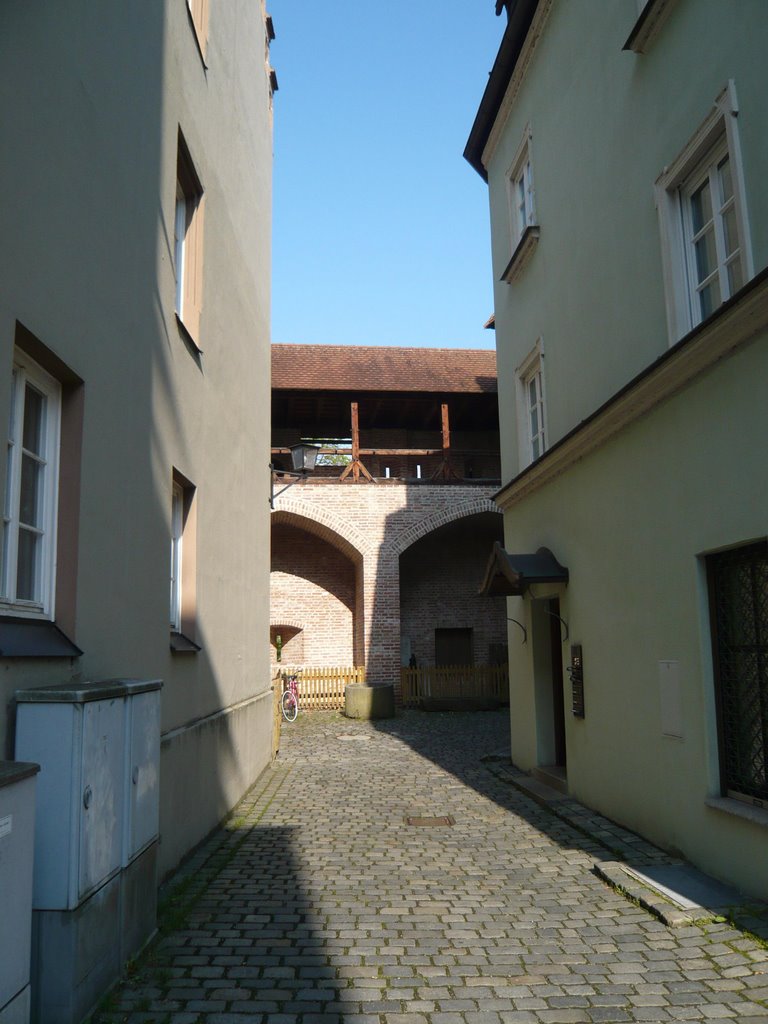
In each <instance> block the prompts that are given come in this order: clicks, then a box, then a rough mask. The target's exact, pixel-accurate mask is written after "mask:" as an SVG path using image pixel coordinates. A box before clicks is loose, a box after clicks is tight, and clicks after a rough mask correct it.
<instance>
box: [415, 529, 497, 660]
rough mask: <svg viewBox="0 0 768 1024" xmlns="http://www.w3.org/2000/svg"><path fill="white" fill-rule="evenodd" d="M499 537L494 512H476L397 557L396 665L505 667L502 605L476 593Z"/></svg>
mask: <svg viewBox="0 0 768 1024" xmlns="http://www.w3.org/2000/svg"><path fill="white" fill-rule="evenodd" d="M502 538H503V520H502V517H501V516H500V515H499V513H498V512H478V513H476V514H474V515H470V516H465V517H463V518H461V519H457V520H455V521H454V522H451V523H448V524H446V525H445V526H441V527H438V529H436V530H433V531H432V532H431V533H428V534H427V535H426V536H424V537H422V538H421V539H419V540H417V541H415V543H413V544H411V546H410V547H408V548H407V549H406V550H405V551H404V552H403V553H402V554H401V556H400V648H401V651H400V654H401V658H400V660H401V664H403V665H404V666H406V665H408V664H411V665H413V664H414V662H415V664H416V665H417V666H420V667H422V666H440V665H497V664H506V660H507V623H506V613H505V602H503V601H498V600H496V599H494V598H490V597H486V596H481V595H479V594H478V593H477V590H478V587H479V585H480V583H481V582H482V578H483V572H484V569H485V566H486V563H487V561H488V554H489V552H490V551H491V548H492V547H493V542H494V541H495V540H499V541H501V540H502Z"/></svg>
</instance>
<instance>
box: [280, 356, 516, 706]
mask: <svg viewBox="0 0 768 1024" xmlns="http://www.w3.org/2000/svg"><path fill="white" fill-rule="evenodd" d="M272 389H273V402H272V445H273V447H272V457H273V461H274V464H275V466H276V467H278V468H279V469H287V468H288V465H289V463H288V462H287V457H288V451H289V447H290V446H291V445H293V444H297V443H299V442H301V441H310V442H314V443H316V444H317V445H318V446H320V448H321V455H320V457H319V465H318V467H317V469H316V470H315V472H314V473H313V474H312V476H311V477H308V478H307V479H306V480H305V481H303V482H301V483H299V484H298V485H297V486H296V487H295V488H293V489H291V490H289V491H287V492H283V493H282V494H279V495H278V496H277V497H276V499H275V502H274V511H273V512H272V582H271V634H272V643H273V658H276V656H277V649H276V638H277V637H278V636H279V637H280V646H281V656H282V660H283V662H284V663H286V664H290V665H298V666H302V665H306V666H364V667H365V669H366V678H367V681H368V682H369V683H374V684H375V683H394V684H395V685H396V686H397V687H398V689H399V682H400V668H401V665H403V666H408V665H409V664H413V665H415V666H435V665H448V664H463V665H486V664H493V663H497V662H498V661H499V660H500V659H501V660H503V659H505V658H506V650H505V628H504V614H503V609H501V608H500V607H499V605H498V602H495V601H494V600H493V599H491V598H487V597H482V596H480V595H478V593H477V588H478V584H479V582H480V579H481V577H482V572H483V568H484V565H485V562H486V560H487V556H488V551H489V550H490V549H491V547H492V545H493V542H494V540H496V539H498V538H500V537H501V516H500V515H499V514H498V510H497V509H496V507H495V506H494V505H493V503H492V502H491V500H490V496H491V495H492V494H493V493H494V491H495V490H497V489H498V481H499V475H498V474H499V454H498V418H497V402H496V367H495V356H494V353H493V352H491V351H481V350H462V349H423V348H395V347H392V348H390V347H383V348H374V347H371V348H367V347H355V346H353V347H344V346H333V345H273V346H272Z"/></svg>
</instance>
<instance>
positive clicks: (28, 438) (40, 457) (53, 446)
mask: <svg viewBox="0 0 768 1024" xmlns="http://www.w3.org/2000/svg"><path fill="white" fill-rule="evenodd" d="M60 429H61V387H60V385H59V383H58V382H57V381H55V380H54V379H53V378H52V377H51V376H49V375H48V374H47V373H46V372H45V371H44V370H43V369H41V367H39V366H38V365H37V364H36V363H34V362H33V361H32V360H31V359H29V357H27V356H26V355H24V354H23V353H21V352H19V351H17V353H16V356H15V359H14V365H13V374H12V378H11V411H10V423H9V430H8V449H7V459H6V485H5V506H4V511H3V548H2V606H3V608H4V610H5V611H6V612H11V613H16V614H19V613H22V614H27V615H36V616H41V617H46V618H53V614H54V589H55V564H56V512H57V503H58V482H59V481H58V475H59V435H60Z"/></svg>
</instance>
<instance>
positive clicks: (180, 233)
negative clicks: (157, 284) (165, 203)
mask: <svg viewBox="0 0 768 1024" xmlns="http://www.w3.org/2000/svg"><path fill="white" fill-rule="evenodd" d="M174 265H175V271H176V315H177V316H178V318H179V320H180V321H181V323H182V324H183V325H184V328H185V329H186V331H187V333H188V334H189V336H190V337H191V338H192V340H193V341H194V342H195V344H197V343H198V341H199V335H200V312H201V309H202V298H203V296H202V291H203V189H202V186H201V184H200V179H199V178H198V176H197V172H196V171H195V167H194V164H193V163H192V159H191V157H190V155H189V150H188V149H187V145H186V143H185V141H184V138H183V137H182V135H181V133H179V146H178V155H177V159H176V216H175V222H174Z"/></svg>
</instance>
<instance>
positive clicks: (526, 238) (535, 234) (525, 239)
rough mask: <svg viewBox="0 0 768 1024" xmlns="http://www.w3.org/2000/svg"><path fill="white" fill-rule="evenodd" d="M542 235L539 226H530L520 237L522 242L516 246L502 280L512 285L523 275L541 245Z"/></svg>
mask: <svg viewBox="0 0 768 1024" xmlns="http://www.w3.org/2000/svg"><path fill="white" fill-rule="evenodd" d="M540 234H541V232H540V230H539V225H538V224H529V225H528V227H527V228H526V229H525V231H524V232H523V233H522V235H521V236H520V241H519V242H518V243H517V245H516V246H515V251H514V252H513V253H512V258H511V260H510V261H509V263H508V264H507V266H506V268H505V269H504V273H503V274H502V275H501V280H502V281H506V282H507V284H512V282H513V281H516V280H517V278H518V277H519V276H520V274H522V272H523V270H524V268H525V266H526V265H527V263H528V261H529V260H530V258H531V256H532V255H533V252H534V250H535V248H536V246H537V245H538V244H539V235H540Z"/></svg>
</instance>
